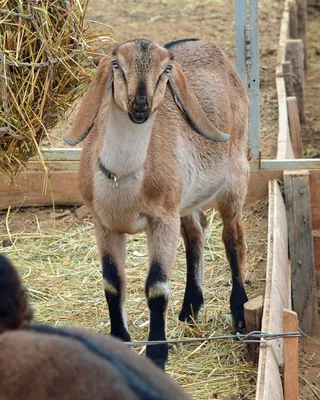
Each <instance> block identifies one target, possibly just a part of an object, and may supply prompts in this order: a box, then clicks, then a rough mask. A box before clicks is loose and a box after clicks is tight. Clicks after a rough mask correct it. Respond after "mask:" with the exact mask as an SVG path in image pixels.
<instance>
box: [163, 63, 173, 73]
mask: <svg viewBox="0 0 320 400" xmlns="http://www.w3.org/2000/svg"><path fill="white" fill-rule="evenodd" d="M171 71H172V65H168V66H167V67H166V69H165V70H164V72H165V73H166V74H170V72H171Z"/></svg>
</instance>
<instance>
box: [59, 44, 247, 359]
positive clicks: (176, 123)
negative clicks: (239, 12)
mask: <svg viewBox="0 0 320 400" xmlns="http://www.w3.org/2000/svg"><path fill="white" fill-rule="evenodd" d="M167 83H168V84H169V87H170V90H167ZM247 119H248V103H247V98H246V94H245V90H244V86H243V84H242V82H241V79H240V77H239V76H238V74H237V72H236V71H235V69H234V67H233V66H232V65H231V64H230V62H229V61H228V59H227V57H226V56H225V54H224V53H223V52H222V50H221V49H219V48H218V47H217V46H215V45H214V44H212V43H210V42H206V41H201V40H196V39H192V40H182V41H177V42H172V43H169V44H167V45H165V46H164V47H161V46H159V45H157V44H156V43H153V42H151V41H148V40H144V39H137V40H133V41H129V42H125V43H123V44H121V45H119V46H118V47H117V48H116V49H115V50H114V51H113V53H112V56H106V57H104V58H103V59H102V60H101V61H100V64H99V67H98V70H97V73H96V75H95V77H94V79H93V81H92V83H91V85H90V87H89V90H88V92H87V94H86V96H85V98H84V99H83V101H82V104H81V106H80V109H79V112H78V115H77V118H76V119H75V122H74V124H73V126H72V128H71V130H70V132H68V134H67V135H66V136H65V140H66V141H67V142H68V143H69V144H72V145H74V144H76V143H79V142H80V141H81V140H83V139H84V138H85V137H87V139H86V140H85V142H84V147H83V151H82V156H81V163H80V172H79V177H80V191H81V193H82V197H83V200H84V202H85V204H86V205H87V206H88V207H89V209H90V211H91V213H92V215H93V220H94V225H95V233H96V239H97V245H98V248H99V251H100V255H101V260H102V267H103V278H104V283H105V296H106V300H107V303H108V306H109V313H110V319H111V334H112V335H115V336H117V337H119V338H121V339H123V340H129V339H130V335H129V332H128V327H127V323H126V314H125V310H124V304H125V293H126V283H125V271H124V270H125V253H126V233H128V234H132V233H136V232H140V231H146V232H147V237H148V247H149V256H150V269H149V274H148V277H147V281H146V286H145V290H146V296H147V300H148V306H149V309H150V331H149V340H163V339H165V338H166V311H167V306H168V299H169V294H170V277H171V271H172V268H173V265H174V262H175V257H176V249H177V244H178V237H179V231H180V230H181V231H182V235H183V238H184V242H185V246H186V256H187V283H186V291H185V296H184V300H183V305H182V309H181V312H180V314H179V318H180V320H182V321H184V320H188V321H190V320H191V319H192V318H194V319H196V318H197V315H198V312H199V309H200V307H201V306H202V304H203V288H202V286H203V246H204V227H205V217H204V214H203V213H202V211H201V209H203V208H207V207H209V206H210V207H211V206H214V207H216V208H217V209H218V211H219V213H220V215H221V218H222V221H223V241H224V243H225V247H226V254H227V258H228V260H229V263H230V266H231V271H232V283H233V285H232V293H231V298H230V306H231V313H232V317H233V321H234V329H235V330H236V331H243V330H244V329H245V321H244V312H243V304H244V303H245V302H246V301H247V296H246V292H245V289H244V285H243V268H244V264H245V241H244V230H243V223H242V218H241V212H242V207H243V204H244V200H245V197H246V193H247V185H248V178H249V167H248V162H247V158H246V130H247ZM222 131H225V132H228V134H226V133H223V132H222ZM229 138H230V140H228V139H229ZM147 355H148V356H149V357H150V358H152V359H153V360H154V361H155V362H156V363H157V364H158V365H159V366H161V367H164V365H165V362H166V360H167V356H168V346H167V345H165V344H163V345H159V346H148V347H147Z"/></svg>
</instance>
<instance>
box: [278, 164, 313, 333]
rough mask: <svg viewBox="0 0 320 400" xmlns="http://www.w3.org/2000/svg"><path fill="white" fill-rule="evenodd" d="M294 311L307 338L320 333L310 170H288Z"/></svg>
mask: <svg viewBox="0 0 320 400" xmlns="http://www.w3.org/2000/svg"><path fill="white" fill-rule="evenodd" d="M284 187H285V194H286V209H287V217H288V228H289V232H290V235H289V250H290V259H291V271H292V276H291V278H292V299H293V309H294V310H295V311H296V312H297V314H298V319H299V327H300V329H301V330H302V331H303V332H305V333H306V334H307V335H312V336H315V335H317V334H318V333H319V317H318V303H317V289H316V277H315V258H314V250H313V236H312V220H311V207H310V188H309V171H308V170H299V171H285V172H284Z"/></svg>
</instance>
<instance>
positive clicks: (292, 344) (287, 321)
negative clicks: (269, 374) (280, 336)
mask: <svg viewBox="0 0 320 400" xmlns="http://www.w3.org/2000/svg"><path fill="white" fill-rule="evenodd" d="M283 330H284V332H297V331H298V317H297V313H295V312H293V311H290V310H286V309H284V310H283ZM283 350H284V351H283V361H284V400H299V362H298V361H299V345H298V338H297V337H296V338H285V339H284V348H283Z"/></svg>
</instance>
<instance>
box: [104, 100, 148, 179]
mask: <svg viewBox="0 0 320 400" xmlns="http://www.w3.org/2000/svg"><path fill="white" fill-rule="evenodd" d="M110 103H111V104H109V107H108V112H107V124H106V126H104V127H103V129H104V132H103V133H104V138H103V144H102V149H101V152H100V159H101V161H102V163H103V165H104V166H105V167H106V168H107V169H108V170H110V171H111V172H112V173H114V174H115V175H117V176H118V177H121V176H124V175H129V174H131V173H133V172H135V171H137V170H138V169H139V168H140V167H141V166H142V165H143V164H144V162H145V160H146V158H147V152H148V147H149V143H150V137H151V133H152V126H153V122H154V118H155V116H154V115H151V116H150V117H149V118H148V120H147V121H146V122H144V123H143V124H135V123H134V122H132V121H131V120H130V118H129V116H128V114H126V113H124V112H123V111H121V110H120V109H119V108H118V107H117V106H116V105H115V104H114V102H113V101H111V102H110ZM102 126H103V125H102Z"/></svg>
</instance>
